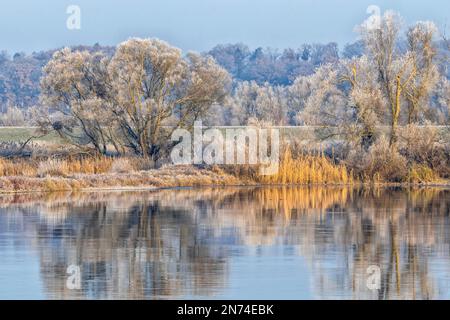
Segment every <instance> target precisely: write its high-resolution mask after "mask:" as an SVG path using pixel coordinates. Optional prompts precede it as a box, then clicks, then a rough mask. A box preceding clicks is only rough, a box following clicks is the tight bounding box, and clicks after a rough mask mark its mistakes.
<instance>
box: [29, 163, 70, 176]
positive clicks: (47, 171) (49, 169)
mask: <svg viewBox="0 0 450 320" xmlns="http://www.w3.org/2000/svg"><path fill="white" fill-rule="evenodd" d="M69 173H70V170H69V166H68V165H67V162H66V161H61V160H56V159H49V160H46V161H41V162H39V165H38V169H37V175H38V176H39V177H41V178H43V177H47V176H55V177H66V176H67V175H68V174H69Z"/></svg>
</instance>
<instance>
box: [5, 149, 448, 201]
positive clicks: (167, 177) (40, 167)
mask: <svg viewBox="0 0 450 320" xmlns="http://www.w3.org/2000/svg"><path fill="white" fill-rule="evenodd" d="M280 160H281V161H280V166H279V170H278V173H277V174H275V175H271V176H261V175H259V174H258V169H259V168H258V167H256V166H213V167H204V168H200V167H195V166H163V167H161V168H158V169H154V168H152V164H151V163H149V162H148V161H146V160H143V159H139V158H111V157H82V158H67V159H40V160H38V159H21V158H18V159H1V158H0V193H9V192H30V191H74V190H84V189H121V188H161V187H189V186H210V185H256V184H270V185H280V184H286V185H288V184H293V185H355V184H361V183H371V184H390V183H389V182H388V181H380V180H379V175H375V176H374V177H373V179H367V178H364V179H363V178H362V177H361V176H360V175H357V174H355V173H354V172H353V171H352V170H349V169H348V168H347V167H346V166H345V165H344V164H335V163H334V162H333V161H332V160H331V159H329V158H327V157H325V156H324V155H310V154H304V155H303V154H297V155H296V156H292V153H291V152H290V151H289V150H287V151H286V152H284V153H283V154H282V157H281V159H280ZM377 179H378V180H377ZM408 179H409V180H405V181H401V182H397V183H396V184H407V183H410V184H435V185H436V184H440V185H445V184H448V181H446V180H443V179H440V178H439V177H438V176H436V175H435V174H434V173H433V172H432V171H430V169H429V168H425V167H413V168H411V170H410V175H408Z"/></svg>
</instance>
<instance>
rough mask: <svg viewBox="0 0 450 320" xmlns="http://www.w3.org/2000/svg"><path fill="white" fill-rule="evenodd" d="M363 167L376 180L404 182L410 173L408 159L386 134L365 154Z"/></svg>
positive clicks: (366, 173)
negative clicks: (390, 142)
mask: <svg viewBox="0 0 450 320" xmlns="http://www.w3.org/2000/svg"><path fill="white" fill-rule="evenodd" d="M362 169H363V172H364V174H365V175H368V176H369V177H370V178H371V180H372V181H374V182H403V181H405V180H406V178H407V174H408V169H407V161H406V159H405V158H404V157H403V156H402V155H401V154H400V153H399V152H398V151H397V150H396V149H394V148H392V147H391V146H390V145H389V142H388V141H387V139H386V138H385V137H384V136H383V137H381V138H379V139H378V140H377V141H376V142H375V143H374V144H373V145H372V147H370V149H369V151H368V153H366V154H365V156H364V157H363V161H362Z"/></svg>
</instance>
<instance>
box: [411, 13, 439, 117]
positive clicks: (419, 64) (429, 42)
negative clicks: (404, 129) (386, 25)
mask: <svg viewBox="0 0 450 320" xmlns="http://www.w3.org/2000/svg"><path fill="white" fill-rule="evenodd" d="M436 33H437V28H436V26H435V25H434V23H432V22H429V21H426V22H418V23H417V24H416V25H415V26H413V27H411V28H410V29H409V30H408V32H407V40H408V49H409V52H410V53H411V57H412V63H413V70H414V79H413V81H411V83H410V85H409V86H408V87H407V88H406V91H405V93H406V99H407V102H408V124H411V123H413V122H416V121H418V120H419V119H418V117H419V112H420V111H421V110H420V109H421V107H422V109H425V108H426V107H427V106H428V104H429V98H430V94H431V91H432V90H433V88H434V87H435V85H436V84H437V82H438V80H439V70H438V67H437V65H436V62H435V58H436V54H437V50H436V48H435V45H434V43H433V37H434V35H435V34H436Z"/></svg>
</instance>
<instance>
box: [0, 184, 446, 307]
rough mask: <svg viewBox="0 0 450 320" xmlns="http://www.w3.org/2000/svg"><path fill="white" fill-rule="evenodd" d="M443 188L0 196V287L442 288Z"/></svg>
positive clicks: (193, 294) (283, 294)
mask: <svg viewBox="0 0 450 320" xmlns="http://www.w3.org/2000/svg"><path fill="white" fill-rule="evenodd" d="M449 211H450V190H449V189H444V188H427V189H400V188H385V189H384V188H380V189H348V188H339V187H309V188H308V187H277V188H273V187H270V188H269V187H257V188H228V187H227V188H194V189H176V190H173V189H172V190H160V191H139V192H138V191H133V192H126V191H120V192H119V191H118V192H95V193H94V192H93V193H87V192H86V193H75V194H74V193H53V194H21V195H3V196H0V299H184V298H187V299H444V298H447V299H448V298H450V219H449V213H450V212H449Z"/></svg>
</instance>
